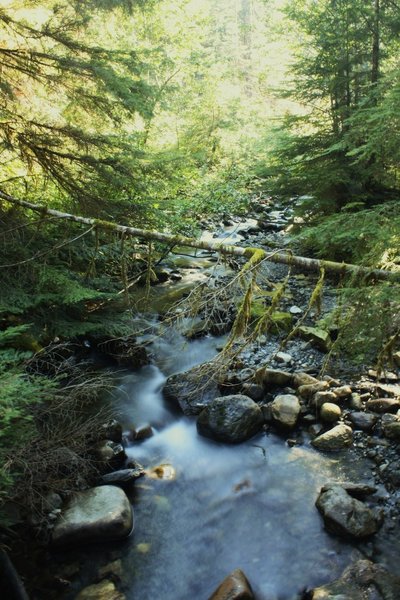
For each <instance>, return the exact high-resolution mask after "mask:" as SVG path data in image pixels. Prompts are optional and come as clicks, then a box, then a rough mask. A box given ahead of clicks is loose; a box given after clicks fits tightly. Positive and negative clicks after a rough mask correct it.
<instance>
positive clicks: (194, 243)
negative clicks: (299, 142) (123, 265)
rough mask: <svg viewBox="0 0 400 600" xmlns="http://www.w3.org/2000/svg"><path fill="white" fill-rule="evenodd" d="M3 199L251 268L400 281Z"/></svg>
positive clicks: (377, 272)
mask: <svg viewBox="0 0 400 600" xmlns="http://www.w3.org/2000/svg"><path fill="white" fill-rule="evenodd" d="M0 198H2V199H3V200H6V201H7V202H10V203H12V204H14V205H17V206H21V207H23V208H27V209H29V210H33V211H36V212H38V213H40V214H42V215H43V214H44V215H50V216H52V217H56V218H59V219H65V220H68V221H74V222H75V223H82V225H89V226H91V227H97V228H99V229H104V230H108V231H116V232H119V233H121V234H124V235H125V236H127V235H129V236H131V237H137V238H140V239H144V240H154V241H158V242H163V243H165V244H169V245H170V246H171V245H172V246H178V245H179V246H189V247H191V248H198V249H200V250H210V251H212V252H218V253H219V254H225V255H229V256H243V257H245V258H247V259H248V263H247V264H248V269H247V270H249V269H251V268H252V267H254V266H256V265H257V264H259V263H260V262H262V261H264V260H267V261H270V262H273V263H279V264H285V265H292V266H295V267H297V268H299V269H301V270H304V271H312V272H315V273H319V272H320V270H321V268H324V269H325V272H326V273H327V274H336V275H355V276H358V277H360V278H367V279H370V280H382V281H400V272H394V271H385V270H383V269H370V268H368V267H360V266H358V265H353V264H350V263H344V262H342V263H338V262H334V261H330V260H318V259H316V258H307V257H304V256H296V255H294V254H292V252H290V251H286V250H281V251H272V252H267V251H266V250H262V249H260V248H243V247H241V246H232V245H230V244H224V243H222V242H209V241H203V240H198V239H195V238H189V237H186V236H183V235H174V234H171V233H162V232H160V231H152V230H146V229H138V228H136V227H129V226H127V225H120V224H118V223H113V222H111V221H103V220H100V219H93V218H89V217H81V216H79V215H73V214H69V213H65V212H61V211H58V210H54V209H51V208H46V207H44V206H40V205H38V204H33V203H32V202H27V201H25V200H19V199H17V198H14V197H13V196H10V195H9V194H6V193H5V192H2V191H0Z"/></svg>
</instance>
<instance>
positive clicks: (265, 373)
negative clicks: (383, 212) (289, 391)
mask: <svg viewBox="0 0 400 600" xmlns="http://www.w3.org/2000/svg"><path fill="white" fill-rule="evenodd" d="M255 379H256V382H257V383H262V384H263V385H264V387H265V388H267V389H268V388H270V387H271V386H279V387H284V386H285V385H291V384H292V382H293V374H292V373H287V372H286V371H280V370H279V369H269V368H268V367H262V368H261V369H258V371H257V372H256V374H255Z"/></svg>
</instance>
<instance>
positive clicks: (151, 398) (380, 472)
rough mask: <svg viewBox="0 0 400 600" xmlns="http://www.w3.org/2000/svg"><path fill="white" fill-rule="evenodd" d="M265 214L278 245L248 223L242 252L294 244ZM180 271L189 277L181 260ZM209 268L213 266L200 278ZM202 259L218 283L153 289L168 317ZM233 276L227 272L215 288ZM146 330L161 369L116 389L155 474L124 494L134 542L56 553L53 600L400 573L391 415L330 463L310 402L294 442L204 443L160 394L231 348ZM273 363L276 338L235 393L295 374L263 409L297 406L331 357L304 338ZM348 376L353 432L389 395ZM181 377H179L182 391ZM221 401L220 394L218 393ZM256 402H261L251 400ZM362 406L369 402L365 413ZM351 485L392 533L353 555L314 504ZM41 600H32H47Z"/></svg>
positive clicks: (187, 593) (159, 324) (302, 288)
mask: <svg viewBox="0 0 400 600" xmlns="http://www.w3.org/2000/svg"><path fill="white" fill-rule="evenodd" d="M268 214H269V222H271V223H272V224H274V225H275V227H274V228H272V229H273V230H272V231H271V232H269V233H268V236H267V234H266V233H265V232H262V231H260V229H259V225H258V224H257V220H254V221H248V222H246V223H245V224H244V227H245V230H243V229H242V231H240V224H233V225H228V226H227V227H225V228H224V230H223V232H222V233H221V235H223V236H226V235H230V236H231V237H234V239H235V240H237V241H239V239H240V241H241V243H242V244H243V237H244V236H247V242H245V243H248V244H249V245H251V246H253V245H257V244H259V243H260V241H262V239H263V240H264V241H269V242H270V243H271V242H272V243H273V242H274V240H275V242H276V243H277V244H278V243H279V244H280V245H285V244H286V237H285V234H284V231H285V229H286V226H287V223H288V220H289V218H290V215H288V216H287V217H285V215H284V214H283V211H277V212H276V214H275V215H273V214H272V211H268ZM258 221H260V219H258ZM207 235H210V234H207ZM239 236H241V237H240V238H239ZM261 238H262V239H261ZM178 258H179V260H181V263H180V264H181V265H182V264H183V263H182V259H183V258H185V257H184V256H183V255H180V256H178ZM187 258H188V257H186V259H187ZM175 259H176V257H174V258H173V259H171V260H172V263H170V267H169V268H170V269H171V271H170V272H172V271H174V270H175V271H176V270H177V267H176V265H174V264H173V261H174V260H175ZM199 260H200V261H203V263H202V264H201V266H200V268H197V266H198V265H197V261H199ZM205 260H206V261H208V264H207V267H206V268H208V269H210V270H213V269H214V265H215V263H213V261H212V260H211V261H210V260H209V257H208V258H205V257H204V256H203V257H202V256H201V255H200V256H195V257H192V258H191V259H189V260H188V261H187V263H186V267H182V266H180V267H179V269H178V271H179V273H178V274H179V275H180V276H182V279H178V280H175V281H176V283H175V284H173V285H171V284H170V283H168V282H166V283H164V284H160V286H156V287H155V288H153V289H154V290H155V294H154V296H155V298H154V300H155V302H156V303H158V304H157V307H156V311H157V312H158V313H160V312H163V311H164V308H165V307H167V306H168V304H169V300H170V295H169V290H170V289H172V290H173V292H174V294H175V296H176V295H177V294H179V293H181V292H182V290H183V294H185V293H187V289H189V288H185V285H188V286H189V287H190V285H192V284H193V280H195V281H197V282H199V281H202V280H203V277H204V278H205V276H204V272H203V269H204V267H205V264H204V261H205ZM267 269H268V274H267V275H266V277H268V280H270V281H279V280H281V279H282V277H284V276H285V274H286V268H285V267H280V266H277V265H271V266H269V265H268V267H267ZM225 275H226V272H222V273H221V271H219V272H218V275H217V276H218V277H220V276H222V277H224V276H225ZM310 281H313V279H312V278H307V277H304V276H303V277H302V276H298V275H297V276H296V275H293V285H292V286H291V296H289V297H287V298H286V299H285V300H284V308H285V309H287V312H289V313H290V309H293V308H298V309H299V310H300V311H303V310H304V307H305V305H306V303H307V298H308V295H309V288H310ZM163 286H164V287H163ZM311 287H312V286H311ZM160 289H165V290H166V295H167V296H168V300H166V299H165V298H164V299H162V298H160V296H162V294H161V293H160ZM161 300H163V302H164V303H162V302H161ZM324 302H325V306H324V308H325V310H329V309H330V308H331V306H332V305H333V303H334V291H333V290H331V289H328V290H327V293H326V294H325V297H324ZM152 309H153V310H154V306H153V307H152ZM293 314H294V315H295V314H296V313H293ZM311 316H312V315H311ZM143 319H144V324H145V327H144V328H143ZM143 319H142V321H141V323H140V329H142V330H143V329H145V330H146V331H145V333H144V334H143V336H142V338H139V342H141V343H146V347H147V351H148V353H149V354H150V357H151V364H150V365H145V366H143V367H142V368H141V369H139V370H138V371H136V372H131V371H127V372H126V373H125V374H123V375H122V376H119V382H118V389H117V392H116V394H115V395H114V400H113V402H114V409H115V411H116V412H118V413H119V414H120V420H121V422H122V424H123V428H124V430H125V433H126V436H125V452H126V454H127V455H128V461H129V460H134V461H139V462H140V463H141V464H142V465H143V466H144V468H145V471H146V475H145V477H144V478H141V479H139V480H137V481H136V482H135V483H134V484H133V485H132V486H131V487H130V488H128V490H127V491H128V496H129V498H130V500H131V501H132V503H133V506H134V512H135V526H134V531H133V533H132V534H131V536H130V537H128V538H127V539H126V540H125V541H122V542H119V543H117V544H111V545H110V544H109V543H104V544H102V545H100V546H99V545H97V546H96V547H92V546H88V547H87V548H86V549H85V550H84V552H83V553H82V554H81V553H80V552H79V551H77V550H76V549H74V550H71V551H68V550H66V551H63V552H58V553H57V554H55V553H54V552H53V551H51V552H50V555H49V557H48V558H49V561H50V563H49V564H50V565H52V567H51V568H52V569H54V570H55V572H57V574H58V575H57V577H58V578H59V580H61V581H64V582H65V583H64V586H65V588H64V589H61V588H62V584H60V585H61V588H60V589H59V590H58V591H54V593H55V595H53V596H51V594H48V595H47V594H46V597H49V598H50V597H54V598H57V597H58V598H65V599H68V600H69V599H72V598H75V597H77V594H79V590H80V589H81V588H83V589H84V588H85V586H87V585H88V584H93V583H94V584H96V585H97V582H98V581H102V580H103V579H104V578H105V579H107V580H109V581H111V582H114V583H115V584H116V585H117V588H118V589H119V590H121V592H116V593H121V594H122V593H123V594H124V596H125V597H126V598H127V599H128V600H130V599H133V598H136V599H138V598H139V599H143V600H147V598H152V597H159V598H163V599H165V600H187V599H188V598H196V599H197V598H198V599H199V600H201V599H203V598H204V599H206V598H208V597H209V596H210V594H211V593H212V592H213V590H214V589H215V587H216V586H217V584H218V582H219V581H221V580H222V579H224V577H225V576H226V575H227V574H228V573H229V572H231V571H233V570H234V569H236V568H237V567H240V568H241V569H242V570H243V571H244V572H245V573H246V576H247V577H248V579H249V580H250V581H251V584H252V587H253V591H254V594H255V597H256V598H257V599H258V600H275V599H278V598H279V599H285V600H289V599H290V600H292V599H294V598H298V597H300V595H301V590H302V589H304V588H306V587H307V588H311V587H316V586H318V585H322V584H324V583H326V582H327V581H331V580H333V579H335V578H337V577H338V576H339V575H340V573H341V572H342V570H343V568H344V567H345V566H347V565H348V564H349V563H351V562H353V561H355V560H357V559H360V558H364V557H365V556H367V557H369V558H372V559H373V560H375V561H379V562H380V563H381V564H383V565H385V566H386V567H388V568H389V569H393V570H394V569H395V568H396V565H397V564H398V560H399V558H400V549H399V545H398V539H399V538H398V533H399V531H398V509H399V497H398V493H397V491H396V490H397V488H398V481H397V483H396V475H395V473H396V469H393V468H392V467H393V465H396V461H398V459H399V457H398V452H397V445H396V443H393V442H392V441H390V439H388V438H387V437H385V436H384V428H385V425H389V424H390V423H389V421H390V422H395V421H396V420H397V417H396V416H395V415H392V414H391V413H388V414H387V413H374V414H375V415H376V420H375V422H374V423H373V424H372V425H371V427H370V429H369V430H368V427H367V428H362V427H360V421H359V423H358V424H357V423H352V425H351V428H352V429H354V432H353V443H352V445H351V447H350V448H348V449H343V450H340V451H337V452H335V453H334V454H333V455H326V454H325V453H321V452H319V451H317V450H315V449H313V447H312V446H311V439H312V435H311V433H310V428H311V427H313V426H317V427H318V425H319V424H320V423H319V418H318V412H317V411H316V408H315V407H314V409H313V410H311V405H310V404H309V403H308V401H307V402H306V399H304V402H303V404H302V406H303V407H304V410H303V413H302V419H301V420H299V422H298V423H297V425H296V427H295V428H294V429H292V430H291V431H290V432H288V433H282V431H281V432H279V431H278V430H277V429H276V427H275V426H274V423H273V422H271V420H270V419H269V420H268V418H266V423H265V425H264V427H263V429H262V430H260V432H259V433H258V434H257V435H256V436H255V437H253V438H251V439H250V440H248V441H245V442H244V443H243V444H240V445H235V446H226V445H225V444H220V443H218V442H216V441H213V440H208V439H206V438H204V437H201V436H199V435H198V434H197V431H196V424H195V420H194V418H193V417H192V416H182V414H181V413H179V412H177V410H176V406H171V404H169V403H168V402H166V401H165V398H164V395H163V393H162V388H163V386H164V384H165V383H166V381H167V378H168V377H169V376H172V375H174V374H177V373H182V372H183V373H188V372H189V373H190V372H191V371H192V369H193V368H194V367H196V365H199V364H201V363H205V362H207V361H210V360H211V359H212V358H213V357H214V356H215V355H216V354H217V352H218V349H219V348H220V347H221V346H222V345H223V342H224V339H223V338H220V337H214V336H212V335H210V334H209V333H208V332H207V331H205V330H202V331H201V334H200V335H199V336H198V337H196V336H194V337H191V339H189V340H188V338H187V335H186V336H185V335H182V330H179V329H176V328H174V329H171V328H166V327H164V325H163V321H160V320H159V319H158V318H157V317H150V318H149V316H148V315H144V316H143ZM309 324H310V325H311V324H312V323H309ZM181 326H182V327H183V330H186V331H187V329H188V327H189V324H188V323H187V322H185V321H183V322H181ZM183 332H184V333H185V331H183ZM275 352H276V339H269V338H266V337H265V338H261V339H259V340H258V341H256V342H255V343H254V344H252V345H251V346H248V347H247V348H245V350H244V351H243V352H241V353H240V354H238V356H237V359H236V361H235V364H234V365H232V369H231V371H230V373H229V374H228V376H227V378H228V380H229V381H228V383H229V386H231V385H232V384H235V385H236V386H238V385H239V388H240V389H237V390H236V391H240V392H243V389H242V388H241V386H243V385H247V386H248V385H249V383H250V382H251V381H252V379H251V378H252V375H253V374H254V372H255V371H257V369H258V368H259V367H262V366H263V365H265V364H267V365H268V366H269V367H272V368H274V369H275V371H276V370H278V369H279V371H280V372H284V373H288V374H289V375H288V379H287V381H286V382H285V385H276V382H275V383H274V384H273V385H272V386H270V387H268V386H267V385H263V393H262V398H261V399H260V400H259V401H260V403H261V404H263V405H269V404H270V403H271V402H273V400H274V398H276V396H277V395H278V394H279V393H281V392H283V393H285V394H286V393H293V392H294V393H296V389H293V387H292V385H291V380H290V377H293V374H294V373H296V372H297V373H298V372H304V371H306V372H307V373H308V374H311V375H314V376H318V373H319V370H320V368H321V366H322V364H323V361H324V357H325V355H324V354H323V353H321V352H320V351H319V350H318V348H316V347H314V346H313V345H312V344H311V342H310V341H307V340H299V339H294V340H292V341H291V342H290V343H289V345H288V346H287V348H285V352H284V353H281V355H280V356H278V355H276V356H275V357H274V354H275ZM246 371H247V372H246ZM244 372H245V375H243V373H244ZM345 375H346V378H344V376H343V375H342V377H341V379H342V380H341V381H340V382H338V383H333V384H332V385H331V383H330V382H329V381H328V382H327V383H329V385H328V386H327V387H329V388H331V387H332V389H333V390H335V389H338V388H340V387H343V385H345V384H346V385H348V384H351V390H350V393H347V395H346V396H345V397H344V400H343V402H342V403H341V415H340V418H341V420H342V421H345V422H346V423H349V422H350V419H351V415H352V414H354V413H355V412H361V413H362V414H363V415H368V414H369V412H370V411H366V410H365V407H366V403H367V402H368V401H369V400H372V399H373V395H374V392H375V389H376V387H375V386H376V385H381V386H385V385H387V382H381V383H379V382H378V383H376V378H375V379H374V378H373V377H372V376H371V377H365V378H364V379H363V380H362V379H360V378H359V377H357V378H356V377H355V375H354V373H352V377H351V379H350V376H349V371H345ZM335 376H337V373H335ZM394 376H395V377H397V374H394ZM185 377H186V376H178V378H179V379H181V380H182V381H184V380H185ZM235 378H236V381H235ZM241 378H243V380H241ZM237 380H238V381H237ZM325 381H326V380H325ZM272 383H273V382H272ZM392 385H394V384H393V383H392ZM229 386H228V388H227V389H228V390H229V391H230V392H231V391H232V390H231V389H230V387H229ZM286 388H287V389H286ZM254 391H255V390H254V389H253V392H254ZM216 393H218V395H221V394H222V393H224V391H223V390H221V389H218V390H216V391H215V394H216ZM225 393H226V390H225ZM247 393H249V394H250V393H251V390H250V389H249V388H248V387H247ZM352 394H353V395H354V397H353V396H352ZM356 394H358V395H359V396H360V400H359V404H358V410H357V411H356V410H355V408H357V407H356V400H357V399H356ZM382 394H384V395H388V396H389V395H390V394H389V391H388V388H386V390H385V389H384V388H383V392H382ZM361 396H363V397H361ZM392 397H393V398H394V397H395V396H394V395H393V396H392ZM332 399H333V398H331V400H332ZM196 403H197V404H199V403H201V402H200V401H198V400H196ZM379 415H380V416H379ZM382 415H383V416H382ZM305 417H307V418H305ZM386 421H388V422H387V423H386ZM148 427H151V430H148V434H149V437H145V438H144V439H142V440H140V441H139V440H138V439H137V438H136V439H133V438H132V435H130V432H132V431H133V430H135V431H138V430H143V429H146V428H148ZM325 427H326V426H325ZM326 428H329V427H326ZM315 431H316V430H314V432H315ZM150 434H152V435H150ZM133 437H134V438H135V436H133ZM165 465H168V469H167V468H166V467H165ZM165 473H167V475H168V476H167V477H165ZM390 473H392V475H390ZM393 473H394V474H393ZM389 475H390V476H389ZM342 481H356V482H360V481H361V482H363V483H365V484H367V483H368V484H370V485H372V484H373V485H374V486H375V487H377V490H376V492H374V496H373V498H372V504H373V505H374V506H375V507H377V508H380V509H383V510H384V512H385V520H384V524H383V527H382V528H381V529H380V531H379V532H378V533H377V534H375V536H374V538H373V540H369V539H367V540H366V541H362V542H361V543H360V542H358V543H356V544H355V543H354V542H351V543H348V542H347V541H343V540H342V539H340V538H337V537H334V536H332V535H330V534H328V533H327V532H326V531H325V529H324V524H323V521H322V519H321V517H320V515H319V514H318V512H317V509H316V508H315V506H314V504H315V501H316V499H317V497H318V493H319V490H320V489H321V487H322V486H323V485H325V484H326V483H329V482H331V483H332V482H342ZM385 486H386V487H385ZM77 559H79V562H78V563H77ZM53 561H55V563H54V562H53ZM79 563H80V564H79ZM112 565H113V566H112ZM38 593H39V595H33V596H32V597H33V598H35V597H37V598H40V592H38ZM96 593H97V594H99V591H98V590H97V592H96ZM107 593H108V594H109V595H108V598H111V596H110V594H114V592H113V591H112V592H110V590H109V591H108V592H107ZM42 597H43V595H42ZM79 597H80V598H81V597H82V598H83V597H84V596H79ZM87 597H88V596H87ZM97 597H100V596H99V595H98V596H97ZM121 597H122V596H121Z"/></svg>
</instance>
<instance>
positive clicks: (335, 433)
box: [311, 423, 353, 452]
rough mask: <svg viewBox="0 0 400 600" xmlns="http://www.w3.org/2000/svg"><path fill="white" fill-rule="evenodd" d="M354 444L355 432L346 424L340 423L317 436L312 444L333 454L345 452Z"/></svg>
mask: <svg viewBox="0 0 400 600" xmlns="http://www.w3.org/2000/svg"><path fill="white" fill-rule="evenodd" d="M352 443H353V430H352V428H351V427H349V426H348V425H344V423H339V425H336V426H335V427H332V429H329V431H326V432H325V433H322V434H321V435H319V436H317V437H316V438H314V439H313V440H312V442H311V444H312V445H313V446H314V447H315V448H318V450H328V451H332V452H335V451H336V450H343V448H347V447H348V446H351V444H352Z"/></svg>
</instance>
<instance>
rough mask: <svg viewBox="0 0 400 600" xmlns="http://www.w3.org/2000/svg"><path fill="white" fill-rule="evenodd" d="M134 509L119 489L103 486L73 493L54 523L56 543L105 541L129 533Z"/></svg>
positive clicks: (60, 544) (54, 539) (62, 544)
mask: <svg viewBox="0 0 400 600" xmlns="http://www.w3.org/2000/svg"><path fill="white" fill-rule="evenodd" d="M132 525H133V512H132V508H131V505H130V503H129V500H128V498H127V496H126V494H125V492H123V491H122V490H121V489H120V488H118V487H115V486H112V485H105V486H102V487H96V488H91V489H90V490H86V491H84V492H77V493H76V494H74V496H73V497H72V499H71V500H70V502H69V503H68V505H67V506H66V508H65V509H64V510H63V511H62V513H61V515H60V517H59V520H58V521H57V523H56V524H55V526H54V530H53V543H54V544H57V545H58V546H64V545H69V544H81V543H85V542H104V541H108V540H117V539H122V538H124V537H126V536H127V535H129V533H130V532H131V530H132Z"/></svg>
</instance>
